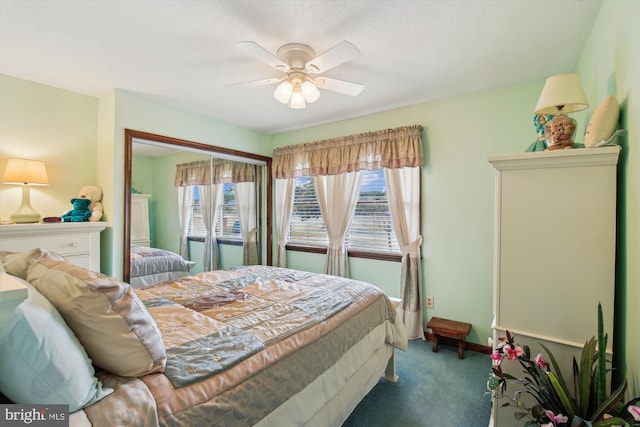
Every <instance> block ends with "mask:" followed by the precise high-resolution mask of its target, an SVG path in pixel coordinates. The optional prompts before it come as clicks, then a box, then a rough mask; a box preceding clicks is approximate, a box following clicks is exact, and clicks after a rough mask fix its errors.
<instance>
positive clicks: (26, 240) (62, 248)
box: [2, 233, 91, 256]
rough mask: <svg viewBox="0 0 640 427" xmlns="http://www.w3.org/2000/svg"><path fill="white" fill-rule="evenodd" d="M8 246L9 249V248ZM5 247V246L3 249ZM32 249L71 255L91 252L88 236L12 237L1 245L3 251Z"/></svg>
mask: <svg viewBox="0 0 640 427" xmlns="http://www.w3.org/2000/svg"><path fill="white" fill-rule="evenodd" d="M9 244H10V247H9ZM5 246H7V247H6V248H5ZM34 248H43V249H47V250H50V251H52V252H55V253H57V254H60V255H62V256H65V255H73V254H78V253H87V252H89V251H90V250H91V241H90V239H89V235H88V234H79V233H78V234H70V235H52V236H38V237H37V238H33V237H14V238H13V239H11V241H10V242H7V241H6V240H5V241H4V242H3V244H2V249H3V250H10V251H28V250H31V249H34Z"/></svg>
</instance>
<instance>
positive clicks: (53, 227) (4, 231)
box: [0, 221, 109, 238]
mask: <svg viewBox="0 0 640 427" xmlns="http://www.w3.org/2000/svg"><path fill="white" fill-rule="evenodd" d="M108 225H109V223H108V222H103V221H95V222H90V221H84V222H51V223H36V224H3V225H0V236H1V237H3V238H8V237H15V236H23V235H26V236H33V235H35V234H69V233H91V232H101V231H102V230H104V229H105V228H107V226H108Z"/></svg>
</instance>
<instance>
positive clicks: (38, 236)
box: [0, 221, 108, 271]
mask: <svg viewBox="0 0 640 427" xmlns="http://www.w3.org/2000/svg"><path fill="white" fill-rule="evenodd" d="M107 225H108V223H107V222H100V221H98V222H61V223H42V224H10V225H1V226H0V250H2V251H28V250H31V249H34V248H44V249H48V250H50V251H53V252H56V253H57V254H60V255H62V256H63V257H65V258H66V259H67V260H68V261H69V262H72V263H74V264H76V265H79V266H81V267H85V268H88V269H89V270H93V271H100V232H102V230H104V229H105V228H106V227H107Z"/></svg>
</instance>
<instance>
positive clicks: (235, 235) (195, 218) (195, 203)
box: [188, 183, 242, 239]
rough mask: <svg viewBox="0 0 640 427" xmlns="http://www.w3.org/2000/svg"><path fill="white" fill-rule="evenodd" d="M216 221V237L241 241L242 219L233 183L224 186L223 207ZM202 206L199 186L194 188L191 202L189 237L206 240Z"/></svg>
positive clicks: (220, 207)
mask: <svg viewBox="0 0 640 427" xmlns="http://www.w3.org/2000/svg"><path fill="white" fill-rule="evenodd" d="M219 209H220V212H219V213H218V218H217V221H216V229H215V231H216V237H217V238H218V239H240V238H241V237H242V233H241V232H240V217H239V216H238V205H237V204H236V197H235V192H234V189H233V184H232V183H225V184H223V188H222V205H221V206H219ZM206 234H207V233H206V230H205V227H204V219H203V216H202V205H201V203H200V191H199V187H198V186H193V198H192V200H191V219H190V221H189V228H188V236H189V237H191V238H194V237H195V238H204V237H205V236H206Z"/></svg>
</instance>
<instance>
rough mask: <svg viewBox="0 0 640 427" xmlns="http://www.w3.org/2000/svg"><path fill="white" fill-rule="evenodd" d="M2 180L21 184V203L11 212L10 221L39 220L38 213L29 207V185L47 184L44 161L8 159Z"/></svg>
mask: <svg viewBox="0 0 640 427" xmlns="http://www.w3.org/2000/svg"><path fill="white" fill-rule="evenodd" d="M2 182H3V183H4V184H18V185H21V186H22V205H21V206H20V208H19V209H18V210H17V211H15V212H14V213H13V214H11V221H12V222H15V223H31V222H38V221H40V214H39V213H38V212H37V211H36V210H35V209H33V208H32V207H31V194H30V186H31V185H49V178H48V177H47V169H46V168H45V166H44V163H43V162H39V161H37V160H27V159H9V161H8V162H7V168H6V169H5V170H4V176H3V178H2Z"/></svg>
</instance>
